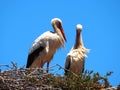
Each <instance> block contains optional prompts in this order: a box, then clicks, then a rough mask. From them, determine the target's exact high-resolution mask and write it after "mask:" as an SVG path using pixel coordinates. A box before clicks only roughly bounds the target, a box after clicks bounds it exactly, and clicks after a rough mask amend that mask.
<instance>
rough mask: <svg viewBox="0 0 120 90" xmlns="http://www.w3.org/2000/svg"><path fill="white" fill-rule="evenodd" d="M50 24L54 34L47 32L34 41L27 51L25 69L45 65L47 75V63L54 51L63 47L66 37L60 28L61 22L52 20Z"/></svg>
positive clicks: (55, 19)
mask: <svg viewBox="0 0 120 90" xmlns="http://www.w3.org/2000/svg"><path fill="white" fill-rule="evenodd" d="M51 23H52V26H53V29H54V32H51V31H47V32H45V33H43V34H42V35H41V36H39V37H38V38H37V39H36V40H35V41H34V43H33V44H32V46H31V48H30V50H29V54H28V59H27V65H26V68H36V67H41V68H42V67H43V65H44V64H45V63H47V69H46V72H47V73H48V67H49V63H50V61H51V59H52V58H53V56H54V54H55V52H56V50H57V49H58V48H60V47H64V42H65V41H66V37H65V34H64V31H63V28H62V21H61V20H60V19H59V18H54V19H52V20H51Z"/></svg>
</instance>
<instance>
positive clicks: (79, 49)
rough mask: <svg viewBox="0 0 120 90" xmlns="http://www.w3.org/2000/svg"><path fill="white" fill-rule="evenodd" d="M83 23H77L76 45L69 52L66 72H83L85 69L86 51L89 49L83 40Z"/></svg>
mask: <svg viewBox="0 0 120 90" xmlns="http://www.w3.org/2000/svg"><path fill="white" fill-rule="evenodd" d="M81 32H82V25H80V24H77V26H76V41H75V45H74V46H73V48H72V49H71V51H70V52H69V53H68V54H67V57H66V63H65V69H66V70H65V74H67V73H68V70H69V71H71V72H73V73H75V74H77V75H78V74H81V73H82V72H83V71H84V63H85V60H84V59H85V57H86V54H85V53H86V52H88V51H89V50H88V49H86V48H85V47H84V44H83V42H82V36H81Z"/></svg>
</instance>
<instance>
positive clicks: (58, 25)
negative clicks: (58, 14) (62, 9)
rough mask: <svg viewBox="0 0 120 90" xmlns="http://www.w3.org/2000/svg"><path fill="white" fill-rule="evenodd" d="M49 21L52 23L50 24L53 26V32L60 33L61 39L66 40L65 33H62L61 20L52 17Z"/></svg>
mask: <svg viewBox="0 0 120 90" xmlns="http://www.w3.org/2000/svg"><path fill="white" fill-rule="evenodd" d="M51 23H52V26H53V28H54V30H55V32H56V33H58V34H60V33H61V34H62V37H63V39H64V40H65V41H67V40H66V37H65V34H64V30H63V28H62V21H61V20H60V19H59V18H53V19H52V20H51ZM59 32H60V33H59Z"/></svg>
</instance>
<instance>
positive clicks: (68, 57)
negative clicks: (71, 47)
mask: <svg viewBox="0 0 120 90" xmlns="http://www.w3.org/2000/svg"><path fill="white" fill-rule="evenodd" d="M70 66H71V56H69V55H68V56H67V58H66V62H65V74H67V73H68V70H69V69H70Z"/></svg>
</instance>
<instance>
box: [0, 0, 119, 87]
mask: <svg viewBox="0 0 120 90" xmlns="http://www.w3.org/2000/svg"><path fill="white" fill-rule="evenodd" d="M54 17H58V18H60V19H61V20H62V22H63V28H64V31H65V34H66V37H67V43H65V46H66V49H60V50H58V51H57V52H56V54H55V56H54V59H53V60H52V62H51V64H50V66H53V65H55V64H60V65H61V66H63V67H64V63H65V58H66V55H67V53H68V52H69V51H70V49H71V47H72V46H73V45H74V42H75V27H76V24H78V23H80V24H82V25H83V32H82V34H83V35H82V36H83V41H84V44H85V47H87V48H89V49H91V51H90V53H88V54H87V55H88V58H86V63H85V69H87V70H94V71H95V72H100V74H101V75H104V74H105V73H106V72H108V71H113V72H114V73H113V74H112V75H111V76H110V78H109V80H110V83H111V84H112V85H113V86H116V85H118V84H119V83H120V57H119V54H120V52H119V51H120V1H119V0H99V1H98V0H83V1H82V0H69V1H68V0H60V1H56V0H0V64H9V65H10V64H11V63H10V62H11V61H14V62H17V63H18V65H19V66H24V65H26V62H27V55H28V50H29V48H30V46H31V44H32V42H33V41H34V40H35V39H36V38H37V37H38V36H39V35H41V34H42V33H43V32H45V31H48V30H51V31H53V28H52V26H51V19H52V18H54ZM60 73H61V74H63V71H61V72H60Z"/></svg>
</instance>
